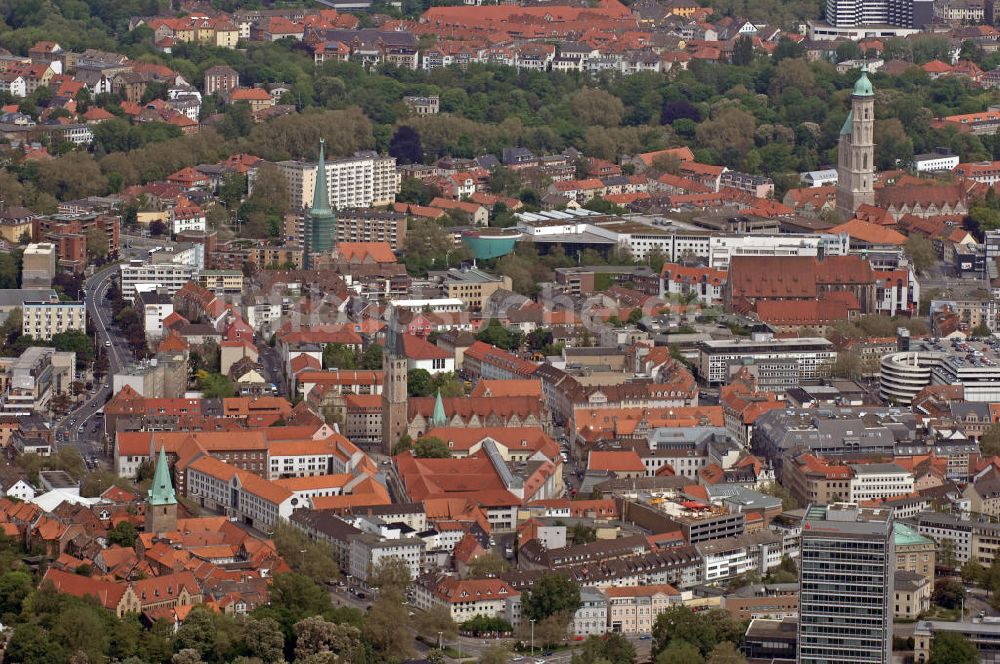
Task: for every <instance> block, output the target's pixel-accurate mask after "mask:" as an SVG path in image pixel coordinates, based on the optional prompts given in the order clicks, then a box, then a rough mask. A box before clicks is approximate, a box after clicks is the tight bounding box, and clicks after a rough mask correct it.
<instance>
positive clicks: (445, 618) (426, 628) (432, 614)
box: [413, 606, 458, 639]
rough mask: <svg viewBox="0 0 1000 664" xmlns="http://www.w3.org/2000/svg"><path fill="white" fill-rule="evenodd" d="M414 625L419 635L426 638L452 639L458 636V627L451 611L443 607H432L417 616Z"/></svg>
mask: <svg viewBox="0 0 1000 664" xmlns="http://www.w3.org/2000/svg"><path fill="white" fill-rule="evenodd" d="M413 625H414V627H415V628H416V630H417V633H418V634H420V635H421V636H424V637H426V638H428V639H429V638H431V637H435V638H436V637H437V634H438V632H440V633H441V636H442V638H445V639H452V638H455V637H456V636H458V625H457V624H456V623H455V621H454V620H452V617H451V611H449V610H448V609H447V608H446V607H443V606H432V607H431V608H429V609H427V610H426V611H421V612H419V613H417V614H416V616H415V617H414V619H413Z"/></svg>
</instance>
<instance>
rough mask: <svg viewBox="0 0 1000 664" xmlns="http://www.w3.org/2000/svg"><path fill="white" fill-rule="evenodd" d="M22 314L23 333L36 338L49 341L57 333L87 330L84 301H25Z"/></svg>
mask: <svg viewBox="0 0 1000 664" xmlns="http://www.w3.org/2000/svg"><path fill="white" fill-rule="evenodd" d="M21 316H22V318H21V334H24V335H26V336H30V337H32V338H34V339H44V340H46V341H48V340H50V339H52V336H53V335H55V334H61V333H63V332H69V331H74V332H86V331H87V305H86V303H84V302H44V301H32V302H25V303H24V305H23V306H22V307H21Z"/></svg>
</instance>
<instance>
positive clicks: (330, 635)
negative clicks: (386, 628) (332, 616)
mask: <svg viewBox="0 0 1000 664" xmlns="http://www.w3.org/2000/svg"><path fill="white" fill-rule="evenodd" d="M293 630H294V634H295V661H297V662H305V661H309V658H310V657H314V656H316V655H321V654H324V653H331V654H333V655H336V656H338V657H339V660H340V661H358V660H357V659H355V657H354V656H353V655H354V654H355V653H358V654H360V649H361V647H362V645H361V630H359V629H358V628H357V627H355V626H353V625H346V624H338V623H335V622H330V621H327V620H324V619H323V618H321V617H319V616H313V617H311V618H305V619H304V620H300V621H299V622H297V623H295V626H294V628H293Z"/></svg>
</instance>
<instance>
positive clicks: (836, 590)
mask: <svg viewBox="0 0 1000 664" xmlns="http://www.w3.org/2000/svg"><path fill="white" fill-rule="evenodd" d="M892 527H893V524H892V510H887V509H862V508H859V507H858V505H857V504H855V503H835V504H833V505H811V506H810V507H809V509H808V510H807V511H806V517H805V520H804V521H803V524H802V538H801V557H800V559H799V568H800V571H799V634H798V637H799V638H798V649H799V653H798V664H834V663H838V664H839V663H844V664H889V663H890V662H891V661H892V617H893V573H894V567H895V551H894V546H893V534H892Z"/></svg>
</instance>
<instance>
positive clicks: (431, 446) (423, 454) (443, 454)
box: [413, 436, 451, 459]
mask: <svg viewBox="0 0 1000 664" xmlns="http://www.w3.org/2000/svg"><path fill="white" fill-rule="evenodd" d="M413 456H415V457H418V458H421V459H447V458H448V457H450V456H451V450H449V449H448V444H447V443H445V442H444V441H443V440H441V439H440V438H436V437H434V436H424V437H422V438H418V439H417V442H415V443H414V444H413Z"/></svg>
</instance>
